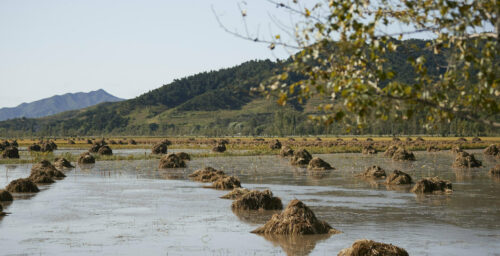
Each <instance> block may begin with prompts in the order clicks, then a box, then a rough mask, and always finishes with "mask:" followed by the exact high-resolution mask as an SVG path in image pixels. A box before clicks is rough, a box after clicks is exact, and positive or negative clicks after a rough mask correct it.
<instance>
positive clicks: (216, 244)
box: [0, 152, 500, 255]
mask: <svg viewBox="0 0 500 256" xmlns="http://www.w3.org/2000/svg"><path fill="white" fill-rule="evenodd" d="M475 153H476V156H478V157H479V159H481V160H483V163H484V164H485V166H486V167H485V168H478V169H473V170H455V169H452V168H450V166H451V163H452V161H453V156H452V155H451V154H449V153H447V152H442V153H424V152H421V153H416V157H417V161H415V162H409V163H401V162H393V161H391V160H389V159H385V158H383V157H382V155H381V154H379V155H377V156H364V155H361V154H333V155H321V156H320V157H322V158H323V159H324V160H326V161H328V162H330V163H331V164H332V165H333V166H335V167H336V168H337V169H336V170H334V171H331V172H328V173H314V174H311V173H308V172H307V171H306V170H305V169H301V168H294V167H291V166H290V165H289V164H288V161H286V160H284V159H280V158H278V157H275V156H257V157H221V158H202V159H194V160H193V161H191V162H190V163H189V166H188V168H187V169H175V170H168V171H166V170H158V169H157V164H158V163H157V161H150V160H148V161H112V162H98V163H97V164H96V165H94V166H87V167H85V168H76V169H75V170H72V171H69V172H67V176H68V177H67V178H66V179H64V180H61V181H58V182H57V183H55V184H52V185H49V186H43V187H41V189H42V191H41V192H40V193H38V194H36V195H24V196H23V197H19V195H16V199H17V200H15V201H14V202H13V203H12V204H10V205H4V208H6V209H5V211H7V212H10V213H11V214H10V215H8V216H6V217H4V218H3V219H1V220H0V248H1V252H0V254H6V255H13V254H39V255H40V254H41V255H53V254H65V255H68V254H71V255H75V254H77V255H78V254H79V255H89V254H104V255H133V254H143V255H167V254H168V255H178V254H189V255H262V254H271V255H283V254H289V255H307V254H310V255H336V254H337V252H338V251H339V250H341V249H342V248H345V247H348V246H350V245H351V244H352V243H353V242H354V241H355V240H357V239H361V238H368V239H374V240H377V241H381V242H387V243H393V244H396V245H398V246H401V247H403V248H406V249H407V250H408V251H409V253H410V254H411V255H495V254H497V255H498V254H499V253H500V243H499V242H500V210H499V209H500V200H499V195H500V180H498V179H492V178H491V177H489V176H488V175H487V170H488V169H489V168H491V167H492V166H493V165H494V164H495V162H494V160H492V159H484V157H483V156H482V154H480V153H478V152H475ZM372 164H378V165H380V166H382V167H384V168H385V169H386V170H393V169H400V170H404V171H407V172H408V173H409V174H410V175H412V177H413V178H414V179H419V178H421V177H424V176H434V175H438V176H440V177H442V178H445V179H449V180H451V181H452V182H453V188H454V190H455V191H454V192H453V193H452V194H450V195H429V196H416V195H414V194H412V193H409V192H408V190H409V188H407V187H400V188H387V187H385V186H384V185H382V184H380V183H377V182H370V181H366V180H363V179H359V178H355V177H354V174H356V173H358V172H360V171H362V170H363V169H364V168H365V167H367V166H369V165H372ZM204 166H213V167H215V168H220V169H223V170H224V171H226V172H227V173H229V174H234V175H237V176H239V177H240V178H241V180H242V184H243V185H244V186H245V187H248V188H257V189H265V188H269V189H271V190H272V191H273V192H274V194H275V195H277V196H279V197H281V198H282V199H283V201H284V204H287V203H288V202H289V201H290V200H292V199H294V198H297V199H300V200H302V201H304V202H305V203H306V204H307V205H309V206H310V207H311V208H312V209H313V211H315V213H316V215H317V216H318V218H320V219H323V220H326V221H327V222H328V223H330V224H331V225H332V226H333V227H335V228H336V229H339V230H341V231H343V233H342V234H339V235H334V236H331V237H324V236H311V237H306V238H301V239H291V238H283V237H273V238H271V237H262V236H258V235H254V234H251V233H249V231H251V230H253V229H255V228H256V227H258V226H259V225H261V224H263V223H264V222H265V221H266V219H267V218H269V216H270V215H271V214H272V212H265V213H261V214H248V213H247V214H241V213H233V212H232V211H231V209H230V204H231V201H229V200H223V199H219V198H218V197H219V196H221V195H223V194H224V193H225V192H223V191H216V190H212V189H204V188H202V184H200V183H195V182H191V181H189V180H187V178H186V177H187V174H189V173H190V172H192V171H193V170H195V169H197V168H200V167H204ZM30 168H31V165H0V187H1V186H4V185H6V184H8V182H9V181H10V180H12V179H15V178H18V177H24V176H27V175H28V173H29V169H30Z"/></svg>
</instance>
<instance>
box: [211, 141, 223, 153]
mask: <svg viewBox="0 0 500 256" xmlns="http://www.w3.org/2000/svg"><path fill="white" fill-rule="evenodd" d="M212 151H213V152H218V153H223V152H225V151H226V144H223V143H219V144H217V145H216V146H215V147H213V148H212Z"/></svg>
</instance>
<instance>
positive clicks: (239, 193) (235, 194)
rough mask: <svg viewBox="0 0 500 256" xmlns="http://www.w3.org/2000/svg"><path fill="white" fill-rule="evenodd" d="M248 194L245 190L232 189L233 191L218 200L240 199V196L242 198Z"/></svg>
mask: <svg viewBox="0 0 500 256" xmlns="http://www.w3.org/2000/svg"><path fill="white" fill-rule="evenodd" d="M248 192H250V190H248V189H246V188H235V189H233V191H231V192H229V193H227V194H225V195H223V196H221V197H220V198H222V199H231V200H234V199H238V198H240V197H241V196H243V195H244V194H246V193H248Z"/></svg>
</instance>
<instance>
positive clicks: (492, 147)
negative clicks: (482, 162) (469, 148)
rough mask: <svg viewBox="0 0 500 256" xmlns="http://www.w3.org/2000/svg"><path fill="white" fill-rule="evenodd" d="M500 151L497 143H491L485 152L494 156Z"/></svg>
mask: <svg viewBox="0 0 500 256" xmlns="http://www.w3.org/2000/svg"><path fill="white" fill-rule="evenodd" d="M499 152H500V151H499V150H498V147H497V146H496V145H495V144H491V145H489V146H488V147H487V148H485V149H484V151H483V153H484V154H485V155H489V156H494V155H497V154H498V153H499Z"/></svg>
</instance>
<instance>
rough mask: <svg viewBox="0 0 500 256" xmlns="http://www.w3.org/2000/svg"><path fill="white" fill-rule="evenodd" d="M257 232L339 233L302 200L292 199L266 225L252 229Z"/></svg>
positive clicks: (290, 233) (288, 233) (278, 233)
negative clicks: (318, 217) (317, 216)
mask: <svg viewBox="0 0 500 256" xmlns="http://www.w3.org/2000/svg"><path fill="white" fill-rule="evenodd" d="M252 233H257V234H277V235H312V234H328V233H339V231H338V230H336V229H334V228H332V227H331V226H330V225H328V223H326V222H324V221H321V220H318V219H317V218H316V216H315V215H314V212H313V211H311V209H309V207H307V206H306V205H305V204H304V203H302V202H301V201H299V200H297V199H294V200H292V201H291V202H290V203H289V204H288V206H287V207H286V209H285V210H284V211H282V212H281V213H279V214H274V215H273V217H272V218H271V219H270V220H269V221H268V222H267V223H266V224H264V226H262V227H259V228H257V229H255V230H253V231H252Z"/></svg>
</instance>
